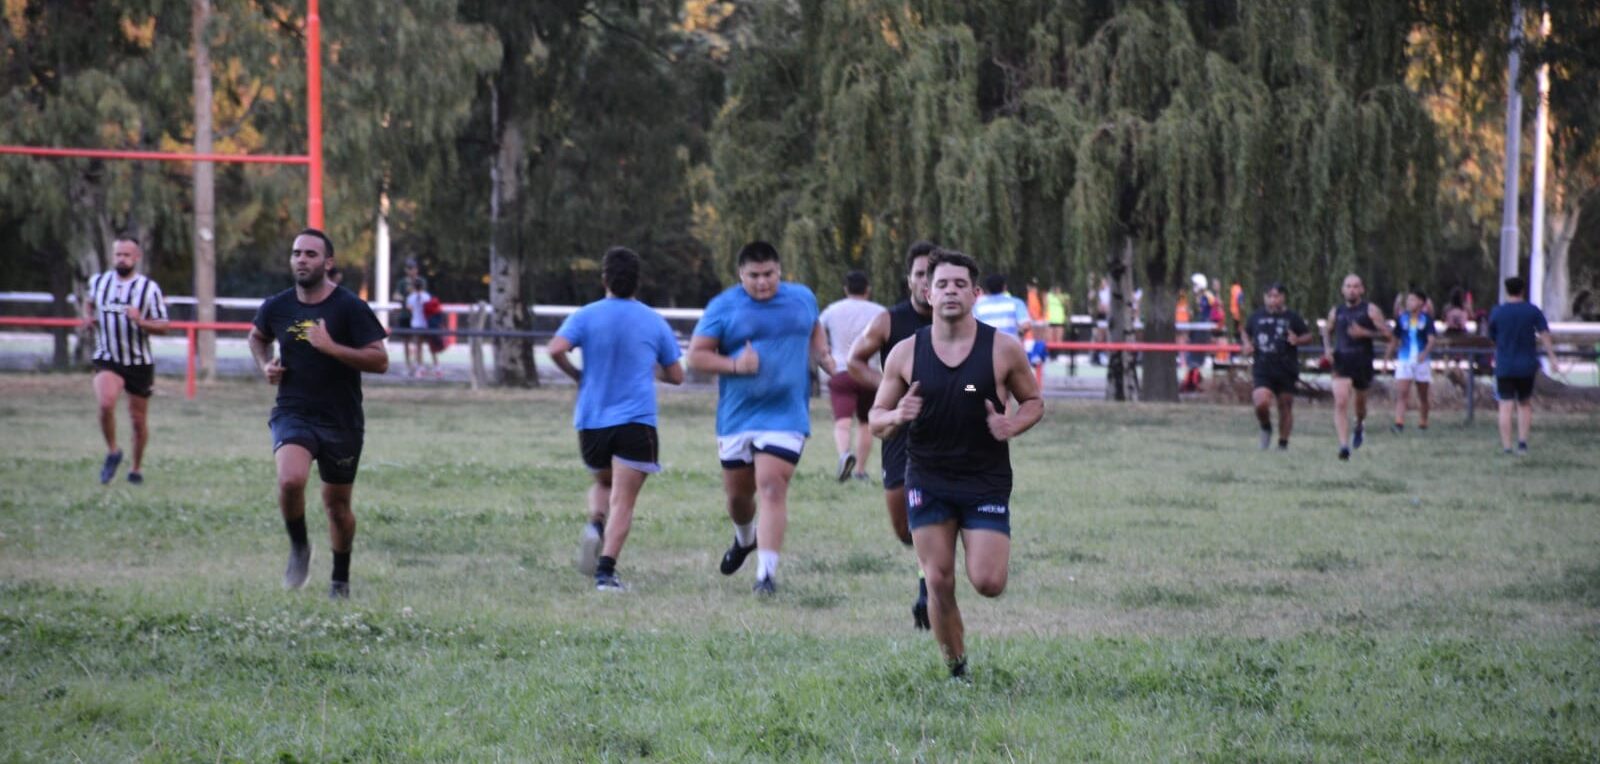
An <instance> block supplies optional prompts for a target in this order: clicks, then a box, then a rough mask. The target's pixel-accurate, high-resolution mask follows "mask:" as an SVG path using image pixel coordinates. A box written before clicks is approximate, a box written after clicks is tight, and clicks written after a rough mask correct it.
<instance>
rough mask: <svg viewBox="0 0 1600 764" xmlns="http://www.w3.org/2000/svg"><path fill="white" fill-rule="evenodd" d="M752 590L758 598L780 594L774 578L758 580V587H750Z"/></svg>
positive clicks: (768, 577)
mask: <svg viewBox="0 0 1600 764" xmlns="http://www.w3.org/2000/svg"><path fill="white" fill-rule="evenodd" d="M750 589H751V591H754V592H755V593H756V596H757V597H771V596H773V595H776V594H777V593H778V584H777V582H775V581H773V580H772V576H767V577H766V578H758V579H756V585H755V586H753V587H750Z"/></svg>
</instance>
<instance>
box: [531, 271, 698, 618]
mask: <svg viewBox="0 0 1600 764" xmlns="http://www.w3.org/2000/svg"><path fill="white" fill-rule="evenodd" d="M600 280H601V282H602V283H603V284H605V287H606V298H605V299H604V300H600V301H599V302H592V303H589V304H588V305H585V306H583V307H582V308H581V309H579V310H578V312H576V313H573V314H572V315H570V316H568V317H567V320H566V321H564V322H562V324H561V328H560V329H558V330H556V336H555V337H553V338H551V340H550V345H549V347H548V348H547V349H548V350H549V352H550V358H551V360H553V361H555V364H556V366H559V367H560V368H561V371H563V372H565V373H566V375H567V376H569V377H571V378H572V380H573V381H574V382H577V383H578V404H577V406H575V407H574V408H573V412H572V419H573V426H575V427H576V428H577V429H578V448H579V451H580V452H581V453H582V454H583V463H584V465H585V466H587V467H588V468H589V472H591V473H593V475H594V485H593V486H590V488H589V523H588V524H587V525H585V526H584V528H583V536H582V538H581V540H580V542H579V547H578V549H579V551H578V569H579V570H582V571H583V572H584V573H586V574H593V575H594V582H595V588H596V589H597V590H599V591H623V590H624V589H625V588H626V587H624V586H623V584H622V580H621V579H619V578H617V556H618V555H620V554H622V543H623V542H624V541H627V540H628V530H629V529H630V528H631V527H632V526H633V505H634V503H635V502H636V501H637V500H638V498H639V489H640V488H642V487H643V486H644V480H645V478H646V477H648V476H649V475H650V474H651V473H654V472H659V471H661V465H660V463H659V462H658V459H659V455H658V443H659V441H658V440H657V438H656V387H655V382H654V380H656V379H659V380H661V381H663V382H666V383H667V384H671V385H678V384H682V383H683V367H682V366H680V365H679V364H678V357H679V355H680V354H679V352H678V340H677V338H676V337H674V336H673V334H672V328H671V327H669V326H667V322H666V319H663V318H662V317H661V315H660V314H659V313H656V312H655V311H654V310H652V309H650V308H649V307H648V306H646V305H644V304H643V303H641V302H639V301H638V300H635V299H633V294H634V292H635V291H636V290H637V289H638V288H639V256H638V255H637V254H635V253H634V252H633V250H630V249H627V248H625V247H612V248H611V249H610V250H608V251H607V252H606V256H605V259H604V260H603V261H602V263H601V266H600ZM573 348H580V349H581V350H582V353H583V368H582V369H581V370H580V369H578V368H577V367H575V366H573V365H572V360H571V359H570V358H568V357H567V354H568V353H569V352H571V351H572V349H573Z"/></svg>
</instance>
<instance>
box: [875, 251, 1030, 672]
mask: <svg viewBox="0 0 1600 764" xmlns="http://www.w3.org/2000/svg"><path fill="white" fill-rule="evenodd" d="M929 269H930V272H931V287H930V289H929V291H928V294H929V297H930V302H931V303H932V306H933V313H934V321H933V325H931V326H929V327H927V328H924V329H919V330H918V331H917V333H916V334H915V335H914V336H913V337H911V338H910V339H907V340H904V341H902V342H900V343H899V344H897V345H895V346H894V349H893V350H891V351H889V358H888V361H887V362H886V363H885V364H884V369H883V382H882V384H880V385H879V386H878V397H877V399H876V400H874V401H873V404H872V413H871V422H872V430H873V434H874V435H877V436H878V437H882V438H887V437H891V436H893V435H894V434H895V433H897V432H898V431H899V430H900V429H901V428H906V430H907V441H906V450H907V456H908V458H907V461H906V508H907V522H908V524H909V525H910V527H911V538H912V542H913V544H914V545H915V546H916V550H917V560H918V561H919V562H920V563H921V564H922V569H923V571H924V572H925V573H926V574H927V580H928V616H929V619H930V620H931V621H932V624H933V635H934V638H935V639H937V640H938V642H939V647H940V648H941V649H942V651H943V653H944V659H945V665H946V666H947V667H948V668H949V669H950V675H951V676H952V677H956V678H959V679H965V677H966V673H967V657H966V645H965V643H964V642H963V627H962V623H961V610H960V608H959V607H957V605H956V596H955V595H956V590H955V584H956V580H955V556H956V541H957V539H958V538H959V540H960V542H961V545H962V547H964V548H965V550H966V558H965V559H966V568H967V579H968V580H969V581H971V582H972V586H973V588H974V589H977V590H978V593H979V594H982V595H983V596H985V597H998V596H1000V594H1001V593H1002V592H1004V591H1005V588H1006V578H1007V574H1008V570H1009V567H1010V561H1011V506H1010V505H1011V455H1010V450H1009V447H1008V445H1007V443H1008V441H1010V440H1011V439H1012V438H1014V437H1016V436H1018V435H1021V434H1022V433H1024V432H1027V431H1028V428H1030V427H1032V426H1033V425H1034V424H1036V423H1038V421H1039V419H1040V418H1041V417H1043V416H1044V400H1043V399H1042V398H1040V396H1039V387H1038V383H1037V381H1035V379H1034V376H1033V369H1032V367H1030V366H1029V364H1028V356H1027V353H1026V352H1024V351H1023V349H1022V344H1021V343H1020V342H1018V341H1017V340H1016V339H1014V338H1012V337H1010V336H1007V335H1005V334H1002V333H1000V332H997V331H996V330H995V329H994V328H993V327H990V326H987V325H984V324H980V323H978V321H977V319H976V318H974V317H973V315H972V305H973V303H974V302H976V301H977V299H978V289H977V280H978V266H977V263H975V262H974V261H973V260H972V258H970V257H968V256H966V255H964V254H961V253H959V252H953V251H948V250H939V251H936V252H934V253H933V256H932V257H931V258H929ZM1008 399H1015V400H1016V402H1017V405H1016V406H1015V407H1014V408H1012V407H1008V406H1007V405H1006V401H1007V400H1008ZM1008 409H1009V413H1007V412H1008Z"/></svg>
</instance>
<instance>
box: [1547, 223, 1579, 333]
mask: <svg viewBox="0 0 1600 764" xmlns="http://www.w3.org/2000/svg"><path fill="white" fill-rule="evenodd" d="M1579 198H1581V196H1580V197H1579ZM1582 213H1583V208H1582V207H1580V206H1577V205H1574V206H1572V207H1571V208H1567V207H1565V206H1563V205H1559V204H1558V205H1556V206H1555V209H1553V210H1551V211H1550V218H1549V228H1550V235H1549V237H1548V238H1547V239H1546V242H1547V244H1546V246H1547V247H1548V251H1547V253H1546V254H1545V265H1546V267H1545V269H1544V284H1543V289H1544V314H1545V315H1546V316H1547V317H1549V319H1550V320H1551V321H1565V320H1567V319H1568V318H1571V317H1572V302H1571V300H1572V297H1571V291H1572V289H1571V285H1572V273H1571V268H1570V262H1571V261H1570V259H1569V255H1570V254H1571V251H1572V240H1573V239H1574V238H1577V235H1578V219H1579V217H1580V216H1581V215H1582ZM1536 288H1537V287H1536Z"/></svg>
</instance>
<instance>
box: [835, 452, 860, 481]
mask: <svg viewBox="0 0 1600 764" xmlns="http://www.w3.org/2000/svg"><path fill="white" fill-rule="evenodd" d="M855 468H856V455H855V454H845V455H844V456H841V457H839V474H838V478H839V482H841V483H843V482H844V481H846V480H849V479H850V472H851V470H854V469H855Z"/></svg>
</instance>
